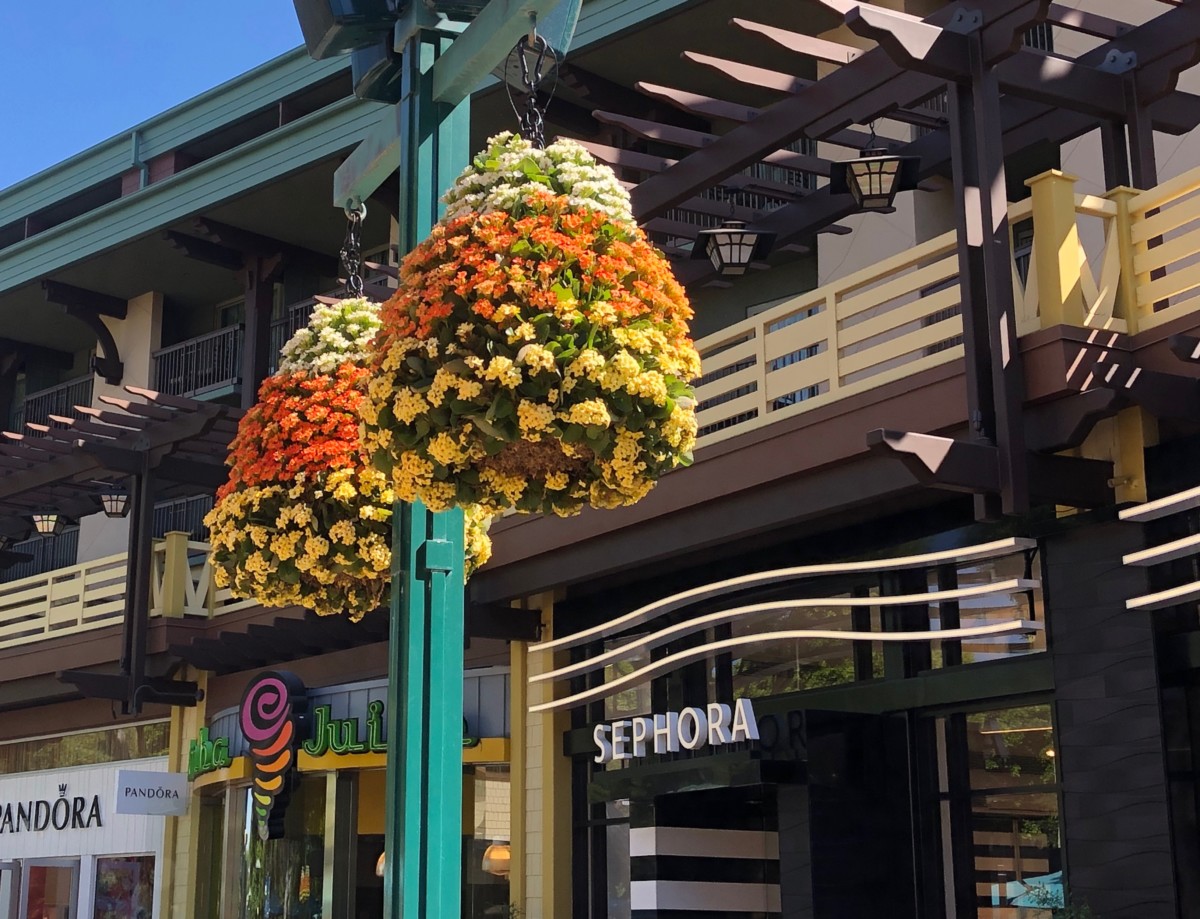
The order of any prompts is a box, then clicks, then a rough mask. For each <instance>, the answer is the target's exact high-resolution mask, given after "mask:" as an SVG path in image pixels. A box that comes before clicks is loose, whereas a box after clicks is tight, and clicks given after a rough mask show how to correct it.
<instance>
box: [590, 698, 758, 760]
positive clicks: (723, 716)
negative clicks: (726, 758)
mask: <svg viewBox="0 0 1200 919" xmlns="http://www.w3.org/2000/svg"><path fill="white" fill-rule="evenodd" d="M592 739H593V740H594V741H595V742H596V749H597V750H599V753H597V754H596V756H595V758H594V760H595V762H597V763H607V762H611V761H613V760H625V759H635V758H641V757H644V756H646V755H647V753H678V752H679V751H680V750H699V749H701V748H702V747H719V746H724V745H725V744H734V743H743V742H745V741H750V740H758V721H757V720H756V719H755V717H754V706H753V705H752V704H751V702H750V700H749V699H738V700H737V702H736V703H734V705H733V707H732V708H731V707H730V706H728V705H726V704H724V703H723V702H711V703H709V705H708V706H707V707H705V708H699V707H690V708H685V709H684V710H683V711H681V712H667V713H666V714H665V715H653V716H648V717H640V718H626V719H624V720H621V721H614V722H612V723H611V724H598V725H596V727H595V730H593V731H592Z"/></svg>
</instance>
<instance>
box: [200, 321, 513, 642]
mask: <svg viewBox="0 0 1200 919" xmlns="http://www.w3.org/2000/svg"><path fill="white" fill-rule="evenodd" d="M378 309H379V308H378V305H377V304H374V303H369V302H368V301H366V300H361V299H356V300H343V301H341V302H339V303H336V304H333V305H330V306H321V307H318V308H317V309H316V310H314V311H313V316H312V319H311V321H310V323H309V325H308V327H307V328H305V329H301V330H300V331H299V332H297V333H296V335H295V336H294V337H293V338H292V339H291V341H289V342H288V343H287V345H285V346H284V349H283V355H282V360H281V362H280V369H279V372H278V373H277V374H275V375H274V376H272V377H269V378H267V379H266V380H265V381H264V382H263V384H262V386H261V387H260V388H259V392H258V402H257V403H256V404H255V405H254V407H253V408H251V409H250V411H249V412H247V413H246V415H245V416H244V417H243V418H242V420H241V422H240V424H239V425H238V432H237V435H236V437H235V438H234V440H233V443H232V444H231V445H230V452H229V458H228V461H227V462H228V464H229V466H230V472H229V480H228V481H227V482H226V483H225V485H223V486H222V487H221V489H220V491H218V492H217V502H216V504H215V506H214V507H213V509H212V511H210V512H209V514H208V516H207V517H206V518H205V524H206V525H207V526H208V527H209V531H210V542H211V546H212V561H213V568H214V572H215V578H216V583H217V586H218V587H229V588H230V589H231V590H232V592H233V593H234V595H235V596H239V597H246V598H252V599H255V600H258V601H259V602H260V603H262V604H263V605H265V606H289V605H297V606H304V607H307V608H309V609H312V610H314V611H315V612H317V613H318V614H320V615H331V614H342V613H344V614H346V615H348V616H349V617H350V618H351V619H352V620H355V621H357V620H358V619H360V618H361V617H362V616H363V615H364V614H365V613H367V612H369V611H370V610H372V609H375V608H377V607H379V606H381V605H383V604H384V603H385V602H386V601H387V590H388V580H389V577H390V573H391V572H390V568H391V536H392V504H393V501H394V493H393V490H392V488H391V486H390V484H389V482H388V480H387V477H386V476H385V475H383V474H382V473H380V472H379V471H378V470H376V469H374V468H373V467H371V465H370V464H369V463H367V462H366V461H365V459H364V456H363V453H362V450H361V446H360V440H359V429H360V422H359V411H360V408H361V403H362V401H363V389H364V387H365V383H366V380H367V377H368V373H367V371H366V369H365V368H364V367H363V366H362V364H363V358H364V355H365V347H366V344H367V342H368V341H369V340H370V339H371V338H372V336H374V334H375V332H376V330H377V329H378V327H379V318H378ZM467 516H468V521H469V522H468V539H467V542H468V547H469V553H468V557H467V567H468V570H469V571H470V570H473V569H474V567H477V566H478V565H480V564H483V562H484V561H486V560H487V557H488V555H490V552H491V545H490V542H489V541H488V538H487V534H486V529H485V527H486V520H487V517H486V515H484V514H483V513H482V512H480V511H478V510H476V511H474V512H470V513H468V515H467Z"/></svg>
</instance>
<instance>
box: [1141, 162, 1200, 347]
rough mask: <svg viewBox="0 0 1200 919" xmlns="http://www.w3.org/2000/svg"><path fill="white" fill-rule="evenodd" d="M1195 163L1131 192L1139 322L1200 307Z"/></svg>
mask: <svg viewBox="0 0 1200 919" xmlns="http://www.w3.org/2000/svg"><path fill="white" fill-rule="evenodd" d="M1198 192H1200V168H1198V169H1192V170H1190V171H1188V172H1185V173H1183V174H1182V175H1180V176H1176V177H1175V178H1173V179H1170V180H1168V181H1166V182H1163V183H1162V184H1160V185H1157V186H1155V187H1154V188H1152V189H1149V190H1148V191H1142V192H1136V193H1132V192H1131V193H1130V197H1129V202H1128V208H1129V239H1130V245H1131V247H1132V258H1131V262H1132V273H1133V277H1134V283H1135V285H1136V289H1137V312H1138V328H1139V329H1148V328H1153V327H1155V326H1159V325H1162V324H1163V323H1166V322H1170V321H1171V320H1172V319H1176V318H1178V317H1179V316H1183V315H1186V314H1188V313H1192V312H1195V311H1196V310H1198V309H1200V194H1198Z"/></svg>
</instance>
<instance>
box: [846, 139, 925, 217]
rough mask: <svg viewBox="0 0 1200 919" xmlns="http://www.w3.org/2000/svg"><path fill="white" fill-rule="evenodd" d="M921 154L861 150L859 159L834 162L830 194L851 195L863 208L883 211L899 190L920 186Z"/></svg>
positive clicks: (874, 148)
mask: <svg viewBox="0 0 1200 919" xmlns="http://www.w3.org/2000/svg"><path fill="white" fill-rule="evenodd" d="M920 167H921V158H920V157H919V156H894V155H892V154H890V153H888V151H887V150H885V149H883V148H881V147H871V148H868V149H866V150H863V151H861V153H860V155H859V158H858V159H855V160H845V161H843V162H840V163H834V164H833V168H832V170H831V171H830V173H829V193H830V194H832V195H845V194H848V195H850V196H851V197H852V198H854V203H855V204H857V205H858V207H859V209H860V210H864V211H881V210H885V209H886V208H889V207H891V206H892V202H893V201H895V200H896V193H897V192H901V191H912V190H913V189H914V188H916V187H917V181H918V170H919V169H920Z"/></svg>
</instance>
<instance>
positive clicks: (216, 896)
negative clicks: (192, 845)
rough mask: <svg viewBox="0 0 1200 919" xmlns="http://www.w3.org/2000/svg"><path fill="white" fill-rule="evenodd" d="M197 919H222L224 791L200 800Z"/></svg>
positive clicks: (204, 796)
mask: <svg viewBox="0 0 1200 919" xmlns="http://www.w3.org/2000/svg"><path fill="white" fill-rule="evenodd" d="M199 809H200V814H199V821H198V822H199V832H198V834H197V840H196V841H197V845H198V849H197V853H198V854H197V856H196V919H221V867H222V865H224V863H225V792H224V791H222V792H220V793H219V794H215V795H203V796H201V797H200V799H199Z"/></svg>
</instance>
